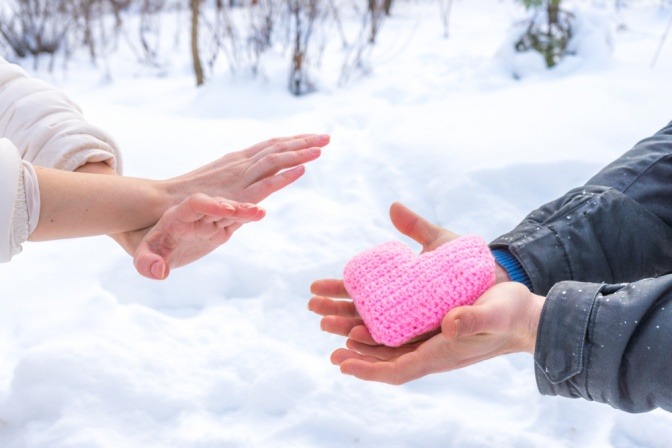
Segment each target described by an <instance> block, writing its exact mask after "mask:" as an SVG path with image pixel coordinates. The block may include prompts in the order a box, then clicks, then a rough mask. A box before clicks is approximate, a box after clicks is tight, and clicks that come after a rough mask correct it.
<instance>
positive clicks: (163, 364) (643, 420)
mask: <svg viewBox="0 0 672 448" xmlns="http://www.w3.org/2000/svg"><path fill="white" fill-rule="evenodd" d="M574 6H575V8H576V9H575V10H576V11H577V16H578V17H580V20H581V21H580V22H579V23H580V24H581V26H580V28H579V29H578V30H577V43H576V45H577V47H576V51H575V54H574V55H573V56H570V57H569V58H568V59H566V60H565V61H564V62H563V63H562V64H560V65H559V66H557V67H556V68H555V69H554V70H551V71H547V70H545V69H543V67H540V66H539V64H538V61H535V60H534V57H535V56H529V55H527V56H523V55H516V54H513V53H512V52H511V51H510V50H508V49H507V47H506V45H505V44H506V42H507V41H508V40H509V39H510V34H511V23H513V21H514V20H515V19H516V18H517V17H520V14H521V13H522V10H521V8H520V7H519V6H516V5H514V4H513V3H512V2H510V1H508V0H507V1H498V0H470V1H466V0H458V1H456V2H455V3H454V6H453V12H452V16H451V27H450V38H448V39H445V38H443V37H442V36H443V27H442V23H441V20H440V19H439V17H438V15H437V12H438V5H437V4H435V3H422V2H409V3H405V2H404V3H398V4H397V5H396V6H395V8H396V9H395V10H394V11H393V13H394V14H393V16H392V17H391V18H390V19H388V20H387V21H386V22H385V23H384V26H383V29H382V31H381V35H380V39H379V45H378V46H377V48H376V49H375V51H374V52H373V53H372V60H371V68H372V71H371V73H370V74H369V75H368V76H358V77H353V78H352V79H351V80H350V81H349V82H348V83H347V84H346V85H345V86H339V85H338V73H337V72H338V63H339V62H338V61H340V60H341V59H340V57H341V53H339V52H340V51H341V50H340V49H339V48H337V47H338V46H337V45H336V48H334V46H331V47H328V48H327V49H326V51H327V54H329V53H328V52H332V53H331V54H334V55H335V56H334V58H332V59H331V60H332V61H336V62H328V61H329V60H330V59H329V58H328V57H326V56H325V58H324V63H323V65H322V66H321V67H318V68H315V69H314V72H313V73H312V75H313V77H314V79H316V80H318V81H319V82H318V88H319V90H318V92H317V93H315V94H312V95H309V96H306V97H301V98H296V97H293V96H291V95H290V94H289V93H288V92H287V90H286V86H285V83H286V70H287V64H286V60H287V58H286V57H285V56H281V55H276V56H272V55H271V56H270V57H269V58H268V60H266V61H265V64H264V67H263V70H264V76H263V77H261V78H256V79H252V78H247V77H245V76H240V75H238V76H232V75H230V74H228V73H226V72H223V71H222V72H219V74H218V75H216V77H215V78H214V79H211V80H210V82H209V83H208V84H207V85H205V86H204V87H202V88H200V89H198V90H197V89H195V88H194V87H193V79H192V77H191V74H190V71H189V62H188V57H187V54H188V51H187V49H186V48H184V49H183V50H184V51H182V52H181V53H180V55H179V57H177V56H176V59H175V60H174V61H172V62H171V64H169V65H168V67H167V69H166V72H165V73H164V74H163V76H160V77H157V76H150V75H148V74H138V73H137V71H136V73H134V72H133V70H137V69H131V68H129V67H130V66H126V65H120V66H119V67H118V68H117V69H116V71H115V68H114V66H113V68H112V78H111V79H107V78H105V77H103V76H102V75H101V73H100V71H97V70H96V69H95V68H92V67H91V66H89V65H88V64H87V63H85V62H84V60H82V61H78V60H75V61H73V62H72V63H71V65H70V67H69V70H68V71H67V72H66V73H63V72H58V71H57V72H55V73H54V74H52V75H50V74H48V73H46V72H40V73H38V76H41V77H44V78H46V79H48V80H49V81H50V82H52V83H54V84H56V85H58V87H59V88H61V89H63V90H65V91H66V92H67V93H68V94H69V95H70V96H71V97H72V98H73V99H75V100H76V101H77V102H78V103H79V104H80V105H81V106H82V108H83V109H84V111H85V113H86V116H87V118H89V119H90V121H92V122H94V123H97V124H99V125H100V126H101V127H103V128H105V129H106V130H108V131H109V132H110V133H112V134H113V135H114V136H115V137H116V138H117V140H118V142H119V143H120V145H121V147H122V148H123V150H124V155H125V159H124V163H125V167H126V168H125V173H126V174H127V175H130V176H145V177H151V178H165V177H169V176H173V175H177V174H179V173H181V172H183V171H186V170H188V169H191V168H195V167H197V166H199V165H200V164H203V163H206V162H208V161H210V160H212V159H214V158H216V157H219V156H220V155H222V154H224V153H226V152H228V151H232V150H237V149H242V148H244V147H247V146H249V145H251V144H253V143H256V142H258V141H261V140H263V139H266V138H269V137H272V136H279V135H290V134H294V133H300V132H318V133H322V132H325V133H329V134H331V136H332V143H331V144H330V145H329V146H328V147H327V148H326V149H325V151H324V153H323V156H322V157H321V158H320V159H319V160H318V161H316V162H314V163H312V164H310V166H309V167H308V172H307V174H306V175H305V177H304V178H302V179H301V180H300V181H298V182H297V183H296V184H294V185H292V186H290V187H289V188H287V189H286V190H284V191H281V192H279V193H277V194H275V195H274V196H271V197H270V198H269V199H267V200H266V201H264V202H263V203H262V205H263V206H265V207H266V209H267V211H268V215H267V217H266V218H265V219H264V220H262V221H261V222H259V223H253V224H250V225H248V226H246V227H244V228H243V229H241V230H240V231H239V232H238V233H237V234H236V235H235V236H234V238H233V239H232V240H231V241H230V242H229V243H227V244H226V245H225V246H223V247H222V248H220V249H219V250H218V251H216V252H215V253H213V254H211V255H210V256H209V257H207V258H206V259H204V260H201V261H200V262H198V263H195V264H193V265H191V266H188V267H185V268H181V269H178V270H175V271H173V272H172V273H171V276H170V277H169V279H168V280H166V281H164V282H154V281H150V280H147V279H144V278H142V277H140V276H139V275H138V274H136V272H135V271H134V269H133V265H132V263H131V261H130V259H129V258H128V256H126V255H125V254H124V253H122V251H121V250H120V249H119V248H118V247H116V245H115V243H114V242H112V241H111V240H110V239H108V238H104V237H101V238H89V239H82V240H71V241H58V242H50V243H39V244H27V245H26V246H25V249H24V252H23V253H22V254H21V255H20V256H17V257H15V259H14V260H13V261H12V262H11V263H9V264H4V265H1V266H0V279H1V282H2V285H3V286H2V296H1V298H0V300H1V301H2V305H1V307H2V312H1V313H0V361H1V362H0V446H2V447H8V448H14V447H49V448H65V447H68V448H74V447H82V448H83V447H87V448H89V447H95V448H98V447H101V448H102V447H115V448H116V447H143V448H148V447H199V448H200V447H245V448H249V447H292V448H300V447H320V448H328V447H351V446H366V447H387V448H396V447H423V448H425V447H460V448H462V447H509V446H516V447H536V446H547V447H574V446H590V447H612V446H613V447H643V446H646V447H663V446H666V445H667V444H668V441H669V440H672V417H671V416H670V415H669V414H667V413H665V412H662V411H654V412H650V413H647V414H641V415H630V414H626V413H623V412H620V411H616V410H613V409H612V408H610V407H609V406H607V405H603V404H597V403H590V402H587V401H584V400H569V399H563V398H553V397H544V396H541V395H540V394H539V393H538V392H537V389H536V385H535V380H534V375H533V369H532V359H531V357H530V356H529V355H522V354H518V355H510V356H506V357H500V358H496V359H493V360H489V361H487V362H483V363H481V364H478V365H475V366H471V367H468V368H466V369H463V370H460V371H455V372H450V373H445V374H440V375H433V376H430V377H426V378H424V379H421V380H418V381H415V382H412V383H410V384H407V385H405V386H401V387H394V386H388V385H384V384H375V383H365V382H361V381H358V380H356V379H353V378H351V377H345V376H342V375H341V374H340V373H339V372H338V369H337V368H336V367H334V366H332V365H331V364H330V363H329V354H330V353H331V351H332V350H333V349H335V348H336V347H339V346H341V345H342V343H343V341H342V339H341V338H338V337H335V336H332V335H329V334H326V333H323V332H321V331H320V330H319V318H318V317H317V316H315V315H312V314H311V313H309V312H308V311H307V309H306V303H307V301H308V299H309V297H310V294H309V291H308V287H309V285H310V283H311V282H312V281H313V280H315V279H318V278H326V277H340V274H341V270H342V268H343V266H344V264H345V262H346V261H347V260H348V259H349V258H350V257H351V256H352V255H354V254H356V253H357V252H359V251H361V250H364V249H366V248H369V247H372V246H373V245H375V244H378V243H380V242H383V241H386V240H390V239H401V240H402V241H404V242H406V243H408V244H413V243H412V242H410V241H408V240H407V239H405V238H402V237H400V236H399V235H398V234H397V233H396V232H395V231H394V229H393V227H392V225H391V224H390V223H389V219H388V215H387V210H388V207H389V205H390V203H391V202H393V201H396V200H398V201H401V202H404V203H405V204H407V205H408V206H410V207H411V208H413V209H414V210H416V211H418V212H419V213H421V214H422V215H424V216H425V217H427V218H428V219H430V220H432V221H434V222H436V223H438V224H440V225H442V226H444V227H446V228H449V229H451V230H453V231H455V232H458V233H476V234H480V235H482V236H483V237H484V238H485V239H492V238H494V237H496V236H498V235H500V234H502V233H504V232H506V231H508V230H510V229H511V228H512V227H513V226H514V225H515V224H516V223H517V222H519V221H520V220H521V219H522V218H523V217H524V216H525V214H526V213H527V212H529V211H530V210H532V209H533V208H535V207H537V206H539V205H541V204H542V203H544V202H547V201H549V200H551V199H554V198H555V197H557V196H559V195H561V194H562V193H564V192H565V191H567V190H569V189H571V188H573V187H575V186H578V185H580V184H582V183H583V182H585V181H586V180H587V179H588V178H589V177H590V176H591V175H592V174H594V173H595V172H596V171H597V170H598V169H599V168H600V167H601V166H603V165H605V164H606V163H608V162H610V161H611V160H613V159H614V158H616V157H617V156H619V155H620V154H621V153H623V152H624V151H626V150H627V149H629V148H630V147H632V145H634V144H635V143H636V142H637V141H638V140H640V139H642V138H644V137H647V136H649V135H650V134H652V133H653V132H655V131H656V130H658V129H659V128H660V127H662V126H663V125H665V124H666V123H667V122H668V121H669V120H670V116H669V110H670V107H669V105H670V104H671V103H672V90H671V89H670V88H669V79H670V75H671V74H672V42H667V44H666V45H663V47H662V50H661V54H660V56H659V58H658V60H657V62H656V65H655V67H653V68H652V67H651V63H652V60H653V57H654V54H655V52H656V50H657V48H658V46H659V44H660V39H661V36H662V35H663V32H664V30H665V27H666V26H667V23H668V21H669V19H670V16H671V15H672V10H670V9H669V7H667V8H665V7H662V6H661V5H660V3H659V2H655V1H639V2H631V3H629V4H628V5H627V6H626V7H625V8H623V9H621V10H620V11H618V12H616V11H614V10H613V5H612V2H603V3H601V2H597V1H593V2H577V3H576V4H575V5H574ZM621 22H622V23H624V24H625V25H626V26H625V29H624V30H620V31H618V30H617V29H616V25H618V24H619V23H621ZM579 31H580V32H579ZM182 53H184V54H182ZM514 71H516V75H517V78H518V79H515V78H514V76H513V75H512V74H513V72H514ZM414 247H416V246H414ZM416 248H417V247H416Z"/></svg>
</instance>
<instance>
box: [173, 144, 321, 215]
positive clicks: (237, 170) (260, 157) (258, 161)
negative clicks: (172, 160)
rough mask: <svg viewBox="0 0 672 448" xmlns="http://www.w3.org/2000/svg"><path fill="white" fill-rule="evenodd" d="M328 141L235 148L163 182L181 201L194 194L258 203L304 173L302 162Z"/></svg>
mask: <svg viewBox="0 0 672 448" xmlns="http://www.w3.org/2000/svg"><path fill="white" fill-rule="evenodd" d="M328 143H329V136H328V135H315V134H305V135H296V136H293V137H282V138H274V139H271V140H267V141H265V142H262V143H257V144H256V145H254V146H252V147H250V148H247V149H244V150H242V151H236V152H232V153H229V154H226V155H225V156H223V157H221V158H220V159H218V160H215V161H214V162H212V163H209V164H207V165H205V166H203V167H201V168H198V169H196V170H194V171H191V172H189V173H187V174H184V175H182V176H178V177H175V178H173V179H169V180H167V181H165V182H164V183H163V185H164V187H165V189H166V192H167V193H168V195H169V196H170V197H173V198H177V199H176V200H175V203H177V202H180V201H181V200H182V199H184V198H185V197H187V196H190V195H192V194H194V193H205V194H208V195H210V196H222V197H225V198H228V199H231V200H234V201H238V202H251V203H254V204H256V203H258V202H260V201H261V200H263V199H265V198H266V197H268V196H269V195H270V194H271V193H274V192H276V191H278V190H281V189H282V188H284V187H286V186H287V185H289V184H291V183H292V182H294V181H296V180H297V179H298V178H300V177H301V176H302V175H303V173H304V172H305V168H304V166H303V164H305V163H308V162H311V161H313V160H315V159H317V158H318V157H319V156H320V154H321V148H322V147H323V146H326V145H327V144H328Z"/></svg>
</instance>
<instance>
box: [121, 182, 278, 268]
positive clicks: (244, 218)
mask: <svg viewBox="0 0 672 448" xmlns="http://www.w3.org/2000/svg"><path fill="white" fill-rule="evenodd" d="M264 215H265V211H264V210H263V209H262V208H260V207H258V206H257V205H254V204H241V203H238V202H235V201H231V200H228V199H224V198H222V197H210V196H207V195H205V194H202V193H198V194H194V195H192V196H190V197H188V198H187V199H185V200H184V201H182V202H181V203H180V204H178V205H176V206H173V207H171V208H169V209H168V210H166V212H165V213H164V214H163V216H162V217H161V219H160V220H159V221H158V222H157V223H156V225H155V226H154V227H152V228H151V229H149V231H148V232H147V233H146V235H145V236H144V238H143V239H142V240H141V241H140V243H139V244H138V246H137V249H136V250H135V252H134V254H133V262H134V264H135V267H136V269H137V270H138V272H139V273H140V274H142V275H144V276H145V277H148V278H151V279H157V280H162V279H165V278H166V277H167V276H168V274H169V272H170V269H172V268H177V267H180V266H184V265H185V264H188V263H191V262H192V261H194V260H197V259H199V258H201V257H203V256H205V255H207V254H209V253H210V252H212V251H213V250H215V249H216V248H217V247H219V246H220V245H222V244H224V243H225V242H227V241H228V240H229V238H231V235H232V234H233V232H235V231H236V230H238V229H239V228H240V226H242V225H243V224H245V223H248V222H251V221H258V220H260V219H261V218H263V217H264Z"/></svg>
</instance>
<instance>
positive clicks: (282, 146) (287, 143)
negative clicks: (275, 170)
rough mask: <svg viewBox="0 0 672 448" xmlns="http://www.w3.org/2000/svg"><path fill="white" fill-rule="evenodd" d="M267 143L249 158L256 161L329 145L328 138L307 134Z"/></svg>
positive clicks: (272, 140)
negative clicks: (270, 155)
mask: <svg viewBox="0 0 672 448" xmlns="http://www.w3.org/2000/svg"><path fill="white" fill-rule="evenodd" d="M268 143H270V144H269V145H267V146H266V147H264V148H261V149H259V150H257V151H256V152H253V153H250V155H249V157H250V158H252V159H253V160H254V161H258V160H260V159H261V158H263V157H265V156H267V155H269V154H279V153H285V152H291V151H300V150H302V149H308V148H311V147H320V148H321V147H322V146H325V145H327V144H328V143H329V136H328V135H317V134H309V135H304V136H298V137H292V138H288V139H271V140H269V141H268ZM255 146H257V145H255Z"/></svg>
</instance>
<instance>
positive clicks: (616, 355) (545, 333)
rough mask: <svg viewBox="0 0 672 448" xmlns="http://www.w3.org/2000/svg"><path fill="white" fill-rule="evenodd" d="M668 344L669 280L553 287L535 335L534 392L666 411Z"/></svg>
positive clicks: (670, 390)
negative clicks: (535, 390)
mask: <svg viewBox="0 0 672 448" xmlns="http://www.w3.org/2000/svg"><path fill="white" fill-rule="evenodd" d="M670 341H672V275H666V276H663V277H659V278H656V279H645V280H640V281H638V282H634V283H630V284H621V285H604V284H595V283H579V282H561V283H558V284H557V285H555V286H554V287H553V288H552V289H551V291H550V292H549V293H548V296H547V298H546V303H545V304H544V308H543V311H542V315H541V320H540V322H539V329H538V333H537V346H536V350H535V355H534V360H535V374H536V378H537V385H538V387H539V391H540V392H541V393H543V394H545V395H560V396H564V397H572V398H579V397H580V398H585V399H586V400H591V401H597V402H601V403H607V404H610V405H611V406H613V407H615V408H617V409H622V410H625V411H628V412H644V411H649V410H652V409H655V408H658V407H660V408H662V409H665V410H666V411H672V344H670Z"/></svg>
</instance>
